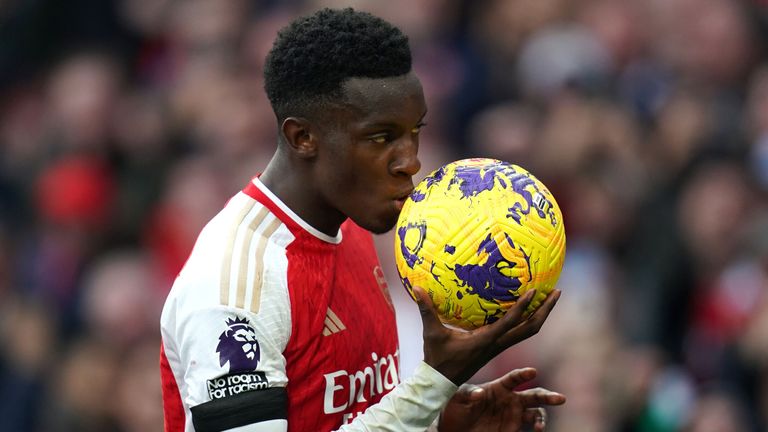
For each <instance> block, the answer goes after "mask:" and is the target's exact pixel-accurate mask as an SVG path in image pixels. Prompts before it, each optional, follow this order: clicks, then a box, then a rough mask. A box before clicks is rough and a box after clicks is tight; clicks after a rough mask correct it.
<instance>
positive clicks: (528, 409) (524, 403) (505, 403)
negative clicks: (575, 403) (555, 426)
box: [439, 368, 565, 432]
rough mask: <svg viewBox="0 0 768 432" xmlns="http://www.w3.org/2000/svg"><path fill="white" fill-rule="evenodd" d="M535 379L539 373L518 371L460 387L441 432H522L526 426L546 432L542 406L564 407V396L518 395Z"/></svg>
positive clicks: (550, 393) (531, 392) (532, 392)
mask: <svg viewBox="0 0 768 432" xmlns="http://www.w3.org/2000/svg"><path fill="white" fill-rule="evenodd" d="M535 377H536V369H533V368H525V369H515V370H513V371H512V372H509V373H508V374H506V375H504V376H503V377H501V378H499V379H497V380H494V381H491V382H488V383H485V384H480V385H479V386H478V385H472V384H465V385H463V386H461V387H460V388H459V390H458V391H457V392H456V394H455V395H454V396H453V398H452V399H451V400H450V401H448V404H447V405H446V406H445V409H444V410H443V413H442V415H441V417H440V426H439V431H440V432H453V431H457V432H458V431H461V432H481V431H482V432H495V431H499V432H501V431H504V432H519V431H521V430H522V428H523V427H524V426H525V427H529V428H532V430H534V431H535V432H543V431H544V428H545V427H546V412H545V411H544V408H543V407H542V405H562V404H564V403H565V396H563V395H562V394H560V393H555V392H553V391H549V390H547V389H543V388H535V389H530V390H523V391H519V392H518V391H515V388H516V387H518V386H519V385H521V384H523V383H525V382H527V381H530V380H532V379H534V378H535Z"/></svg>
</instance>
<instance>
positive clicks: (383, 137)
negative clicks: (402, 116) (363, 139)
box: [368, 133, 389, 144]
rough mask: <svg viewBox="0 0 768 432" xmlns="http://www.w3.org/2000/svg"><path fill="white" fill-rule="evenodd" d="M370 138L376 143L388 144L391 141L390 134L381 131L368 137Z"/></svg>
mask: <svg viewBox="0 0 768 432" xmlns="http://www.w3.org/2000/svg"><path fill="white" fill-rule="evenodd" d="M368 139H369V140H370V141H371V142H373V143H376V144H386V143H387V142H389V134H385V133H381V134H376V135H371V136H369V137H368Z"/></svg>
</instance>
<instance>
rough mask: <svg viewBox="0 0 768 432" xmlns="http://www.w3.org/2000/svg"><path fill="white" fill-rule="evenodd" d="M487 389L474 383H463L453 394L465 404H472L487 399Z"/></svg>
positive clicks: (456, 399)
mask: <svg viewBox="0 0 768 432" xmlns="http://www.w3.org/2000/svg"><path fill="white" fill-rule="evenodd" d="M485 396H486V391H485V389H483V388H482V387H480V386H477V385H474V384H463V385H462V386H460V387H459V389H458V390H457V391H456V393H455V394H454V395H453V399H454V400H455V401H456V402H458V403H460V404H464V405H470V404H474V403H477V402H480V401H482V400H483V399H485Z"/></svg>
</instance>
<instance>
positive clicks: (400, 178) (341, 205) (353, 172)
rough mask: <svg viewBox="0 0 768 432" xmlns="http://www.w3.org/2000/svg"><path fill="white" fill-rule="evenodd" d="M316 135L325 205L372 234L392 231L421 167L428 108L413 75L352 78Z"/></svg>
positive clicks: (319, 182) (319, 181)
mask: <svg viewBox="0 0 768 432" xmlns="http://www.w3.org/2000/svg"><path fill="white" fill-rule="evenodd" d="M342 89H343V94H344V101H343V103H342V104H339V106H336V107H334V108H332V109H331V110H330V111H329V112H328V115H327V116H326V117H329V116H330V117H329V120H330V121H328V122H325V124H324V125H321V126H320V128H319V133H318V134H317V136H316V138H317V142H318V153H317V159H316V163H315V176H314V179H315V180H316V182H317V183H316V187H317V188H318V189H319V193H320V194H321V196H322V198H323V200H324V202H325V204H326V205H327V206H329V207H330V208H331V210H332V211H335V212H337V213H338V214H339V215H341V216H342V221H343V217H349V218H351V219H352V220H353V221H355V223H357V224H358V225H360V226H361V227H363V228H365V229H367V230H369V231H372V232H374V233H383V232H386V231H389V230H390V229H392V227H393V226H394V225H395V223H396V222H397V216H398V215H399V213H400V210H401V209H402V206H403V203H404V202H405V199H406V198H407V197H408V195H409V194H410V193H411V191H412V190H413V176H414V175H415V174H416V173H417V172H418V171H419V169H420V168H421V164H420V162H419V159H418V157H417V152H418V149H419V132H420V130H421V128H422V126H424V116H425V115H426V112H427V107H426V103H425V101H424V93H423V91H422V88H421V83H420V82H419V80H418V78H417V77H416V76H415V75H414V74H413V73H409V74H406V75H403V76H400V77H394V78H380V79H371V78H354V79H350V80H348V81H346V82H345V84H344V85H343V87H342Z"/></svg>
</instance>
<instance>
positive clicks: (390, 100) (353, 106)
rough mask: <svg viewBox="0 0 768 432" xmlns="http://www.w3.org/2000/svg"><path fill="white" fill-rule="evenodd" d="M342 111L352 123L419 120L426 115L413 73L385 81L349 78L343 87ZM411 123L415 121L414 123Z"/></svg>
mask: <svg viewBox="0 0 768 432" xmlns="http://www.w3.org/2000/svg"><path fill="white" fill-rule="evenodd" d="M342 94H343V103H342V106H343V108H344V111H347V112H348V114H351V115H352V116H353V119H350V120H354V121H359V122H365V123H377V122H381V123H386V122H393V121H397V120H401V119H402V120H406V119H410V117H413V116H416V117H417V118H416V119H415V120H418V119H419V118H420V117H421V116H422V115H423V114H424V112H426V109H427V107H426V102H425V101H424V92H423V91H422V88H421V82H420V81H419V79H418V78H417V77H416V75H415V74H414V73H413V72H410V73H407V74H405V75H401V76H397V77H388V78H350V79H348V80H346V81H345V82H344V83H343V84H342ZM415 120H414V121H415Z"/></svg>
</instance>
